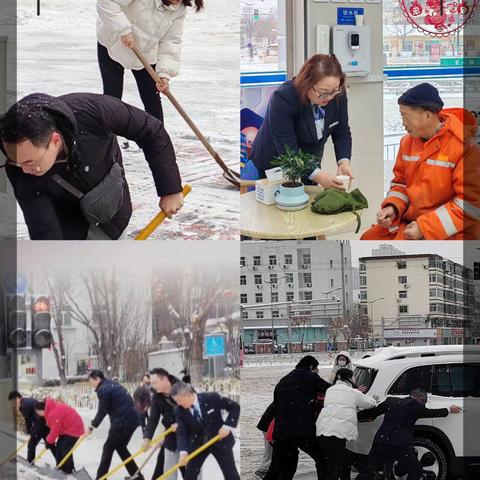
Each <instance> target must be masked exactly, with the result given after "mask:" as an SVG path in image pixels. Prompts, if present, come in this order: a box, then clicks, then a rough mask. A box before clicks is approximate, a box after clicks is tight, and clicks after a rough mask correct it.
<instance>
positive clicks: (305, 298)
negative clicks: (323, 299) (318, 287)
mask: <svg viewBox="0 0 480 480" xmlns="http://www.w3.org/2000/svg"><path fill="white" fill-rule="evenodd" d="M312 298H313V297H312V292H304V300H311V299H312Z"/></svg>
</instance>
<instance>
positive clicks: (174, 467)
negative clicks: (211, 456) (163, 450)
mask: <svg viewBox="0 0 480 480" xmlns="http://www.w3.org/2000/svg"><path fill="white" fill-rule="evenodd" d="M221 439H222V437H220V435H215V436H214V437H213V438H211V439H210V440H209V441H208V442H207V443H204V444H203V445H202V446H201V447H200V448H197V449H196V450H195V451H194V452H192V453H191V454H190V455H188V456H187V460H188V461H190V460H192V458H195V457H196V456H197V455H199V454H200V453H202V452H203V451H204V450H206V449H207V448H208V447H210V446H212V445H213V444H214V443H217V442H218V441H219V440H221ZM180 467H181V465H180V464H179V463H177V464H176V465H174V466H173V467H172V468H171V469H170V470H167V471H166V472H165V473H164V474H163V475H160V476H159V477H158V478H157V480H164V479H165V478H167V477H169V476H170V475H171V474H172V473H174V472H176V471H177V470H178V469H179V468H180Z"/></svg>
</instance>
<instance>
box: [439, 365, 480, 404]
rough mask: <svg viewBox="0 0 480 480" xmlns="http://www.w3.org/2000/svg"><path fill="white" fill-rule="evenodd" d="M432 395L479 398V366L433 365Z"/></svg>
mask: <svg viewBox="0 0 480 480" xmlns="http://www.w3.org/2000/svg"><path fill="white" fill-rule="evenodd" d="M432 393H433V394H434V395H439V396H442V397H480V364H478V363H467V364H450V365H449V364H445V365H435V369H434V375H433V385H432Z"/></svg>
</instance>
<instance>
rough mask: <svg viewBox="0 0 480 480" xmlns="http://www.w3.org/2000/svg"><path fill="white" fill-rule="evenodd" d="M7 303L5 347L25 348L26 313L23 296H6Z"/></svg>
mask: <svg viewBox="0 0 480 480" xmlns="http://www.w3.org/2000/svg"><path fill="white" fill-rule="evenodd" d="M6 303H7V305H6V306H7V347H9V348H21V347H26V346H27V312H26V311H25V295H23V294H14V295H7V296H6Z"/></svg>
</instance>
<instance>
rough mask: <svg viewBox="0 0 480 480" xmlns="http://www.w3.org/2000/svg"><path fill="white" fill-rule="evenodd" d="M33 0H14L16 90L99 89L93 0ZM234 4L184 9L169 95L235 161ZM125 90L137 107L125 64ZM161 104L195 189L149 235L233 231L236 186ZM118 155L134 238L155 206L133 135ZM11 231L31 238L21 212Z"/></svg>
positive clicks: (216, 1) (196, 236) (216, 236)
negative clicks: (177, 63)
mask: <svg viewBox="0 0 480 480" xmlns="http://www.w3.org/2000/svg"><path fill="white" fill-rule="evenodd" d="M34 3H35V2H32V1H31V0H19V1H18V39H17V40H18V45H17V52H18V77H17V78H18V82H17V89H18V97H19V98H21V97H23V96H25V95H27V94H29V93H33V92H43V93H48V94H51V95H62V94H65V93H69V92H93V93H102V82H101V78H100V71H99V68H98V64H97V56H96V55H97V48H96V43H97V42H96V34H95V22H96V18H97V13H96V8H95V4H96V2H95V0H84V1H82V2H65V1H64V0H50V1H48V2H44V5H42V13H41V15H40V16H39V17H37V16H36V8H35V5H34ZM232 12H239V4H238V1H237V0H232V1H229V2H225V1H223V0H209V1H208V2H206V8H205V10H203V11H201V12H200V13H198V14H196V13H194V11H193V9H190V8H189V9H188V14H187V18H186V22H185V32H184V37H183V51H182V65H181V70H180V74H179V76H178V77H176V78H174V79H172V81H171V82H170V84H171V91H172V93H173V95H174V96H175V97H176V98H177V100H178V101H179V102H180V104H181V105H182V106H183V108H184V109H185V110H186V112H187V113H188V114H189V116H190V117H191V118H192V120H193V121H194V122H195V123H196V124H197V126H198V128H199V129H200V131H201V132H202V133H203V134H204V135H205V136H206V137H207V139H208V140H209V141H210V143H211V144H212V146H213V148H214V149H216V151H217V152H218V154H219V155H220V157H221V158H222V159H223V160H224V161H225V162H226V163H227V164H228V165H229V166H231V167H232V168H233V169H234V170H238V169H239V166H238V156H239V153H238V152H239V125H238V110H239V103H240V100H239V98H240V87H239V80H238V78H239V62H238V56H239V46H238V36H239V21H238V18H239V16H238V13H232ZM12 48H15V47H14V46H12ZM123 100H124V101H126V102H127V103H131V104H133V105H135V106H137V107H140V108H143V106H142V103H141V101H140V98H139V95H138V92H137V86H136V83H135V81H134V78H133V75H132V74H131V72H129V71H126V72H125V88H124V96H123ZM163 107H164V111H165V126H166V129H167V131H168V133H169V134H170V137H171V138H172V141H173V144H174V146H175V150H176V153H177V160H178V164H179V168H180V172H181V175H182V178H183V182H184V183H189V184H190V185H191V186H192V193H191V194H190V195H189V196H188V197H187V199H186V201H185V207H184V208H183V210H182V212H181V214H179V215H178V216H177V217H175V219H173V220H166V221H165V222H164V223H163V224H162V225H161V226H160V227H159V228H158V229H157V231H156V232H155V233H154V234H153V235H152V237H151V238H152V239H176V238H184V239H192V240H203V239H213V240H221V239H224V240H226V239H229V240H230V239H236V238H237V236H238V218H239V194H238V190H237V189H236V188H235V187H233V186H232V185H231V184H229V183H228V182H227V181H226V180H224V179H223V178H222V176H221V173H222V171H221V169H220V167H218V166H217V164H216V163H215V162H214V160H213V159H212V157H211V156H210V154H209V153H208V152H207V151H206V150H205V148H204V147H203V145H202V144H201V143H200V142H199V140H197V138H196V137H195V135H194V134H193V132H192V131H191V130H190V128H189V127H188V126H187V124H186V123H185V122H184V120H183V119H182V118H181V117H180V115H179V114H178V113H177V112H176V110H175V109H174V108H173V106H172V105H171V104H170V102H169V101H168V99H166V98H164V99H163ZM119 140H120V143H122V142H123V140H122V139H119ZM123 158H124V163H125V169H126V176H127V180H128V182H129V185H130V192H131V195H132V202H133V209H134V212H133V216H132V219H131V221H130V225H129V226H128V229H127V238H132V237H133V236H134V234H135V233H136V232H137V231H138V230H139V229H141V228H142V227H144V226H145V225H146V224H147V223H148V221H149V220H150V219H151V218H152V217H153V216H154V215H155V214H156V213H158V198H157V196H156V192H155V189H154V184H153V179H152V177H151V173H150V171H149V168H148V165H147V163H146V161H145V159H144V156H143V154H142V152H141V150H140V149H139V148H138V147H137V145H136V144H133V143H130V147H129V149H128V150H124V151H123ZM19 215H21V212H20V211H19ZM18 231H19V233H18V235H19V238H23V239H25V238H28V233H27V231H26V227H25V224H24V221H23V218H21V217H20V218H19V228H18Z"/></svg>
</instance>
